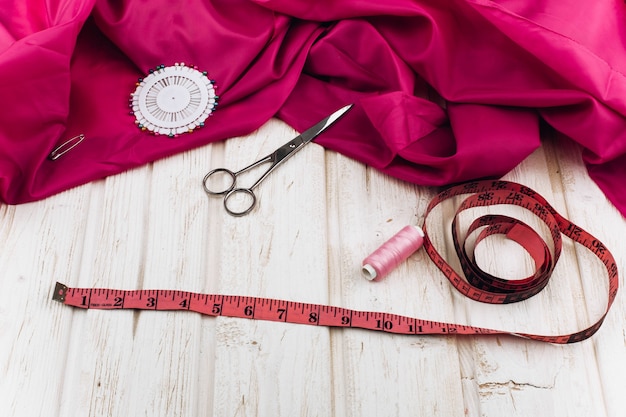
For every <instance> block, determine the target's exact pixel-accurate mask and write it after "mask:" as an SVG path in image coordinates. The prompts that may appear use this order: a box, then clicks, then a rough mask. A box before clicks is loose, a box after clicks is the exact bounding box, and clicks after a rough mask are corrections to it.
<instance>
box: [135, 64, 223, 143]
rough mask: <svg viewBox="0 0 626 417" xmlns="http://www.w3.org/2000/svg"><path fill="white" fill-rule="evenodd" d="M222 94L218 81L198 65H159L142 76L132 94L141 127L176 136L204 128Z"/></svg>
mask: <svg viewBox="0 0 626 417" xmlns="http://www.w3.org/2000/svg"><path fill="white" fill-rule="evenodd" d="M218 98H219V96H218V95H217V94H216V93H215V82H214V81H213V80H211V79H209V78H208V76H207V73H206V72H200V71H198V68H197V67H195V66H188V65H185V64H184V63H176V64H174V65H173V66H169V67H166V66H165V65H159V66H158V67H157V68H156V69H154V70H150V71H149V74H148V76H147V77H145V78H140V79H139V80H138V82H137V88H136V89H135V91H134V92H133V93H132V94H131V99H130V107H131V108H132V110H131V114H132V115H134V116H135V124H136V125H137V126H138V127H139V128H140V129H141V130H147V131H149V132H151V133H154V134H155V135H166V136H168V137H177V136H178V135H180V134H183V133H187V132H193V131H194V130H195V129H197V128H200V127H203V126H204V122H205V120H206V119H207V118H208V117H209V116H210V115H211V113H213V111H214V110H215V107H216V106H217V104H218V103H217V100H218Z"/></svg>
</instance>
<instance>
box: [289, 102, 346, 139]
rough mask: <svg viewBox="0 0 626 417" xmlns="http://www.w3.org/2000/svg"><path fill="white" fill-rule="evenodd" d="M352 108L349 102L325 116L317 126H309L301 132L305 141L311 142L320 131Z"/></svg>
mask: <svg viewBox="0 0 626 417" xmlns="http://www.w3.org/2000/svg"><path fill="white" fill-rule="evenodd" d="M350 108H352V104H348V105H347V106H345V107H342V108H340V109H339V110H337V111H336V112H334V113H333V114H331V115H330V116H328V117H325V118H324V119H322V120H321V121H319V122H318V123H317V124H315V126H313V127H310V128H308V129H307V130H305V131H304V132H302V133H301V134H300V137H301V138H302V142H303V143H309V142H310V141H312V140H313V139H315V138H316V137H317V135H319V134H320V133H322V132H323V131H325V130H326V129H328V128H329V127H330V126H331V125H332V124H333V123H335V122H336V121H337V120H339V118H340V117H341V116H343V115H344V114H345V113H346V112H347V111H348V110H350Z"/></svg>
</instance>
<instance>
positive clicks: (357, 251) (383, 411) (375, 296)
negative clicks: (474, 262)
mask: <svg viewBox="0 0 626 417" xmlns="http://www.w3.org/2000/svg"><path fill="white" fill-rule="evenodd" d="M328 159H329V163H328V164H327V166H328V168H327V173H328V177H329V179H328V181H329V189H328V195H329V198H332V199H333V200H331V202H330V206H329V222H330V224H331V225H332V229H331V230H332V231H331V239H330V241H331V247H330V249H331V250H330V251H329V254H330V256H331V259H332V261H331V264H333V265H335V266H334V267H333V269H332V270H333V271H334V272H333V275H332V279H333V280H334V281H335V283H334V284H333V288H334V294H333V296H332V298H333V301H335V300H337V302H339V303H340V304H341V305H343V306H345V307H349V308H356V309H362V310H366V311H386V312H392V313H397V314H403V315H409V316H417V315H418V313H419V312H420V311H421V312H424V311H425V310H429V311H430V312H431V313H432V315H433V316H438V318H441V317H444V316H446V315H448V317H449V318H451V317H450V315H451V310H450V304H444V303H440V302H439V300H438V296H439V295H440V294H438V292H437V291H436V290H435V291H434V295H431V294H432V293H430V294H429V293H427V292H426V291H424V288H426V287H427V286H428V285H429V284H432V282H429V281H430V277H429V276H428V275H429V274H428V272H424V271H425V269H426V268H424V266H425V265H428V264H427V263H426V262H425V259H424V253H419V254H416V255H414V256H413V257H412V258H411V259H410V260H409V261H407V263H405V264H403V265H401V266H400V267H399V268H398V270H397V271H394V272H393V273H392V274H390V275H389V276H388V277H387V278H386V279H385V280H383V281H380V282H370V281H367V280H366V279H365V278H363V277H362V276H361V272H360V270H361V262H362V260H363V258H365V257H366V256H367V255H369V253H371V252H372V251H373V250H375V249H376V248H377V247H378V246H380V244H382V243H383V242H384V241H385V240H387V239H388V238H390V237H391V236H392V235H393V234H395V233H396V232H397V231H398V230H400V229H401V228H402V227H404V226H405V225H407V224H417V221H418V219H417V217H418V216H419V213H423V210H424V208H425V204H426V201H427V200H429V199H430V196H429V195H428V197H426V198H425V196H424V194H423V193H422V192H420V191H419V190H418V189H417V188H416V187H414V186H411V185H409V184H406V183H403V182H400V181H397V180H394V179H391V178H388V177H386V176H383V175H381V174H380V173H377V172H374V171H372V170H370V169H367V168H365V167H364V166H363V165H361V164H359V163H357V162H355V161H351V160H348V159H347V158H345V157H341V156H339V155H334V154H332V155H329V157H328ZM331 184H332V185H331ZM426 193H428V191H426ZM434 285H436V284H434ZM446 295H448V294H445V295H444V297H445V296H446ZM431 302H432V303H431ZM333 337H334V338H336V339H340V340H341V342H340V346H341V350H342V351H341V352H339V351H337V350H335V354H336V355H339V358H340V359H339V360H334V362H335V363H338V364H339V365H340V366H341V368H339V369H337V368H336V369H335V374H334V376H333V378H334V381H335V384H336V386H337V387H338V388H336V389H339V390H341V391H340V392H341V394H342V395H341V397H340V398H342V399H343V401H345V402H344V403H342V404H341V405H340V409H342V410H345V414H344V415H347V416H364V415H371V416H379V415H435V414H440V415H462V414H463V412H464V409H463V402H462V397H461V395H460V393H461V392H460V390H461V380H460V373H459V367H458V359H457V353H456V346H455V340H454V339H448V338H432V337H423V338H418V337H410V336H393V335H388V334H382V333H375V332H366V331H359V330H354V331H345V332H336V333H334V334H333ZM435 376H436V377H435Z"/></svg>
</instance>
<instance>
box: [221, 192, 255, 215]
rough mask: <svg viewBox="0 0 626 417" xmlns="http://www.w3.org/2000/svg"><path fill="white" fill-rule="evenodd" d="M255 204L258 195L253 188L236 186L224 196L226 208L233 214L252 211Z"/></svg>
mask: <svg viewBox="0 0 626 417" xmlns="http://www.w3.org/2000/svg"><path fill="white" fill-rule="evenodd" d="M254 206H256V195H254V191H252V189H251V188H235V189H233V190H230V191H229V192H227V193H226V195H225V196H224V209H226V212H227V213H228V214H230V215H231V216H235V217H240V216H245V215H246V214H248V213H250V212H251V211H252V209H253V208H254Z"/></svg>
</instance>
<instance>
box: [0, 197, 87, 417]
mask: <svg viewBox="0 0 626 417" xmlns="http://www.w3.org/2000/svg"><path fill="white" fill-rule="evenodd" d="M90 191H91V190H90V189H87V188H83V189H75V190H71V191H69V192H67V193H64V194H63V195H60V196H55V197H52V198H50V199H47V200H45V201H41V202H38V203H32V204H25V205H21V206H6V205H0V271H2V272H1V273H0V274H1V275H0V280H1V283H2V292H3V297H2V302H1V303H0V373H1V375H2V376H1V377H0V404H2V409H3V411H2V413H3V415H7V416H31V415H57V412H58V410H59V408H60V407H61V402H60V399H61V396H62V393H63V389H64V387H63V381H64V377H65V376H66V375H65V372H64V366H65V360H66V359H67V357H66V355H67V349H68V343H69V338H70V325H71V321H70V315H71V314H68V313H69V312H68V311H67V310H64V309H62V308H59V307H62V306H60V305H59V304H58V303H56V302H54V301H52V300H51V299H50V297H51V295H52V286H51V282H52V281H53V280H54V279H55V278H57V279H59V280H62V279H65V278H67V277H70V276H73V275H75V274H76V273H77V272H78V269H79V266H80V263H81V257H82V252H83V251H82V247H81V246H82V239H81V236H82V231H83V229H84V226H85V223H86V221H87V218H88V210H87V208H88V206H89V197H90Z"/></svg>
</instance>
